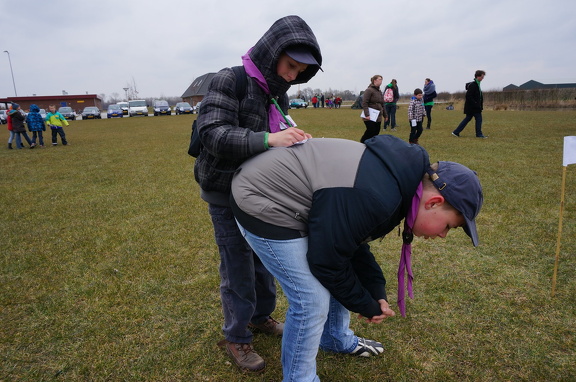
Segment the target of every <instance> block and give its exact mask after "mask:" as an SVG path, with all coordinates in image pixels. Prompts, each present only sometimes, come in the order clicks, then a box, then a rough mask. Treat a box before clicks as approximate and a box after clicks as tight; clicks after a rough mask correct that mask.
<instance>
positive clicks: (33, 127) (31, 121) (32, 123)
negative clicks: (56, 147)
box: [26, 104, 46, 149]
mask: <svg viewBox="0 0 576 382" xmlns="http://www.w3.org/2000/svg"><path fill="white" fill-rule="evenodd" d="M26 124H27V125H28V130H29V131H31V132H32V144H31V145H30V148H31V149H33V148H34V147H36V138H38V143H40V147H44V137H43V136H42V132H43V131H46V125H45V124H44V119H43V118H42V116H41V115H40V108H39V107H38V105H35V104H32V105H30V113H28V115H27V116H26Z"/></svg>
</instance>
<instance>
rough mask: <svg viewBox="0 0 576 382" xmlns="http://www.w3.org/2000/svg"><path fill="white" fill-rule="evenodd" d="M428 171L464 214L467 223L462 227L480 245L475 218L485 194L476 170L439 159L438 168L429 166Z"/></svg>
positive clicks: (443, 194)
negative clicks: (434, 168)
mask: <svg viewBox="0 0 576 382" xmlns="http://www.w3.org/2000/svg"><path fill="white" fill-rule="evenodd" d="M427 172H428V175H430V179H431V180H432V183H434V186H436V188H437V189H438V191H440V194H442V196H443V197H444V199H446V201H448V203H450V205H452V207H454V208H456V209H457V210H458V211H459V212H460V213H461V214H462V215H463V216H464V220H465V221H466V224H465V225H464V227H462V228H463V229H464V232H466V234H467V235H468V236H469V237H470V238H471V239H472V244H474V246H475V247H476V246H478V231H477V230H476V222H475V221H474V219H476V216H478V213H479V212H480V208H482V203H483V202H484V196H483V194H482V186H481V185H480V179H478V174H476V171H473V170H470V169H469V168H468V167H466V166H464V165H461V164H460V163H456V162H445V161H439V162H438V170H436V171H434V170H433V169H432V168H429V169H428V171H427Z"/></svg>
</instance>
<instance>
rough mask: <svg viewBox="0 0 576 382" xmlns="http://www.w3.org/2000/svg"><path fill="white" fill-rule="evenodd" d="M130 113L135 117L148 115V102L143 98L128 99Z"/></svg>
mask: <svg viewBox="0 0 576 382" xmlns="http://www.w3.org/2000/svg"><path fill="white" fill-rule="evenodd" d="M128 115H129V116H130V117H134V116H135V115H143V116H144V117H148V104H147V103H146V100H143V99H133V100H130V101H128Z"/></svg>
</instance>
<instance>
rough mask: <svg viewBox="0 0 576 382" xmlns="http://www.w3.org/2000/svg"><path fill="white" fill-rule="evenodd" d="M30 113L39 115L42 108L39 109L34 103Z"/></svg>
mask: <svg viewBox="0 0 576 382" xmlns="http://www.w3.org/2000/svg"><path fill="white" fill-rule="evenodd" d="M30 111H31V112H36V113H38V112H39V111H40V108H39V107H38V105H36V104H34V103H33V104H32V105H30Z"/></svg>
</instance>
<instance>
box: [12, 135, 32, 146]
mask: <svg viewBox="0 0 576 382" xmlns="http://www.w3.org/2000/svg"><path fill="white" fill-rule="evenodd" d="M14 134H15V135H16V147H17V148H19V149H21V148H22V147H24V145H23V144H22V138H21V136H23V137H24V139H26V142H28V145H29V146H32V141H31V140H30V137H29V136H28V134H27V133H26V132H25V131H23V132H17V131H16V132H15V133H14Z"/></svg>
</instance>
